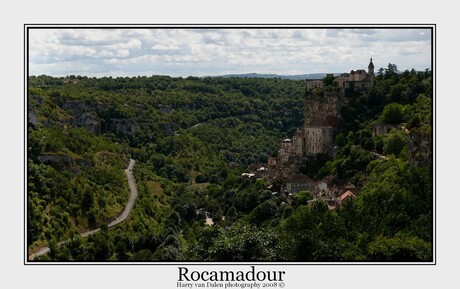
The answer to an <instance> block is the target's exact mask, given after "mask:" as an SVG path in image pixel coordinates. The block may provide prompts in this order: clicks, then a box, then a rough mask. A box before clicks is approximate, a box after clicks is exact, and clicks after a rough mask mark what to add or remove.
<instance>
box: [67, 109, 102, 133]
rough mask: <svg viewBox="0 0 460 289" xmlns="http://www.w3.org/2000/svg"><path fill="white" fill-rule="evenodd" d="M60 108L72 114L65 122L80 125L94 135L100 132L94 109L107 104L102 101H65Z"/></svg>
mask: <svg viewBox="0 0 460 289" xmlns="http://www.w3.org/2000/svg"><path fill="white" fill-rule="evenodd" d="M62 108H63V109H64V110H67V111H70V112H71V114H72V116H73V118H71V119H70V120H68V121H66V123H68V124H70V125H74V126H82V127H84V128H86V129H87V130H89V131H90V132H92V133H94V134H95V135H100V134H101V123H100V121H99V117H98V116H97V114H96V111H100V110H105V109H107V105H104V104H102V103H90V104H87V103H85V102H83V101H66V102H64V103H63V104H62Z"/></svg>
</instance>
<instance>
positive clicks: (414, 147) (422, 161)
mask: <svg viewBox="0 0 460 289" xmlns="http://www.w3.org/2000/svg"><path fill="white" fill-rule="evenodd" d="M432 151H433V150H432V137H431V133H426V132H421V131H419V130H411V132H410V133H409V162H410V164H411V165H413V166H415V167H419V166H426V165H429V164H431V163H432V162H433V154H432Z"/></svg>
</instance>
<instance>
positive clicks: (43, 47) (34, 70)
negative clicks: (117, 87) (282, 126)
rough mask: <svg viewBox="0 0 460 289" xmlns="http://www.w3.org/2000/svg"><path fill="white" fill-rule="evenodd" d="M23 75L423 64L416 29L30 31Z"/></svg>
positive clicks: (421, 38) (422, 39) (425, 57)
mask: <svg viewBox="0 0 460 289" xmlns="http://www.w3.org/2000/svg"><path fill="white" fill-rule="evenodd" d="M29 40H30V45H29V47H30V51H29V57H30V73H31V74H43V73H46V74H51V75H68V74H77V71H78V72H79V73H87V75H89V76H92V75H101V74H102V75H103V74H104V73H106V74H107V75H109V74H110V73H113V72H116V73H117V75H120V73H121V72H123V71H125V75H146V74H151V73H152V72H154V73H161V74H170V75H183V76H188V75H203V74H204V75H218V74H224V73H229V72H230V73H240V72H247V71H251V72H260V73H262V72H263V73H278V74H285V73H292V72H293V71H295V72H296V73H314V72H346V71H349V70H351V69H358V68H366V67H367V63H368V60H369V58H370V57H371V56H372V57H374V64H375V65H376V66H377V67H384V66H386V65H387V64H388V63H389V62H391V63H396V64H397V65H398V67H399V68H400V69H405V68H408V69H410V68H412V67H414V68H416V69H424V68H426V67H429V66H430V63H431V34H430V30H426V29H425V30H422V29H133V30H130V29H31V30H30V38H29Z"/></svg>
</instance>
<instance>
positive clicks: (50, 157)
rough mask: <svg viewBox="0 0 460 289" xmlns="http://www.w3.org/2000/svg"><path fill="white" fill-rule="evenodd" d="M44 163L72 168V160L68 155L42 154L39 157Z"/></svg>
mask: <svg viewBox="0 0 460 289" xmlns="http://www.w3.org/2000/svg"><path fill="white" fill-rule="evenodd" d="M38 159H39V160H40V161H41V162H42V163H45V164H46V163H48V164H59V165H63V166H66V167H71V166H72V159H71V158H70V156H69V155H66V154H42V155H39V156H38Z"/></svg>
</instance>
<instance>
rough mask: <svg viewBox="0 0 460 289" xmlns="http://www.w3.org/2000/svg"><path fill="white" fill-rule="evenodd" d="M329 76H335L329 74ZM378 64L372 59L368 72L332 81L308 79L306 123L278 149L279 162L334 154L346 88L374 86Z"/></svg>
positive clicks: (336, 78) (357, 88)
mask: <svg viewBox="0 0 460 289" xmlns="http://www.w3.org/2000/svg"><path fill="white" fill-rule="evenodd" d="M328 76H333V75H332V74H329V75H328ZM374 77H375V76H374V64H373V63H372V58H371V59H370V62H369V65H368V70H367V72H366V71H365V70H364V69H358V70H352V71H350V73H345V74H342V75H341V76H338V77H335V78H334V81H333V84H332V85H326V84H325V83H324V81H323V80H322V79H312V80H307V81H306V93H305V106H304V110H303V115H304V124H303V126H302V127H300V128H298V129H297V131H296V132H295V133H294V135H293V137H292V139H286V140H284V141H283V144H282V148H281V149H280V150H279V151H278V157H277V161H278V164H286V163H287V162H288V160H289V157H291V156H294V157H303V156H308V155H315V154H320V153H323V154H330V155H332V154H333V151H334V148H333V147H334V146H333V142H334V128H335V127H336V125H337V122H338V119H339V117H340V115H339V114H340V113H339V112H340V108H341V107H342V106H343V105H346V103H347V99H346V97H345V89H347V88H351V87H353V88H354V89H356V90H364V91H366V90H368V89H370V88H372V87H373V86H374Z"/></svg>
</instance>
